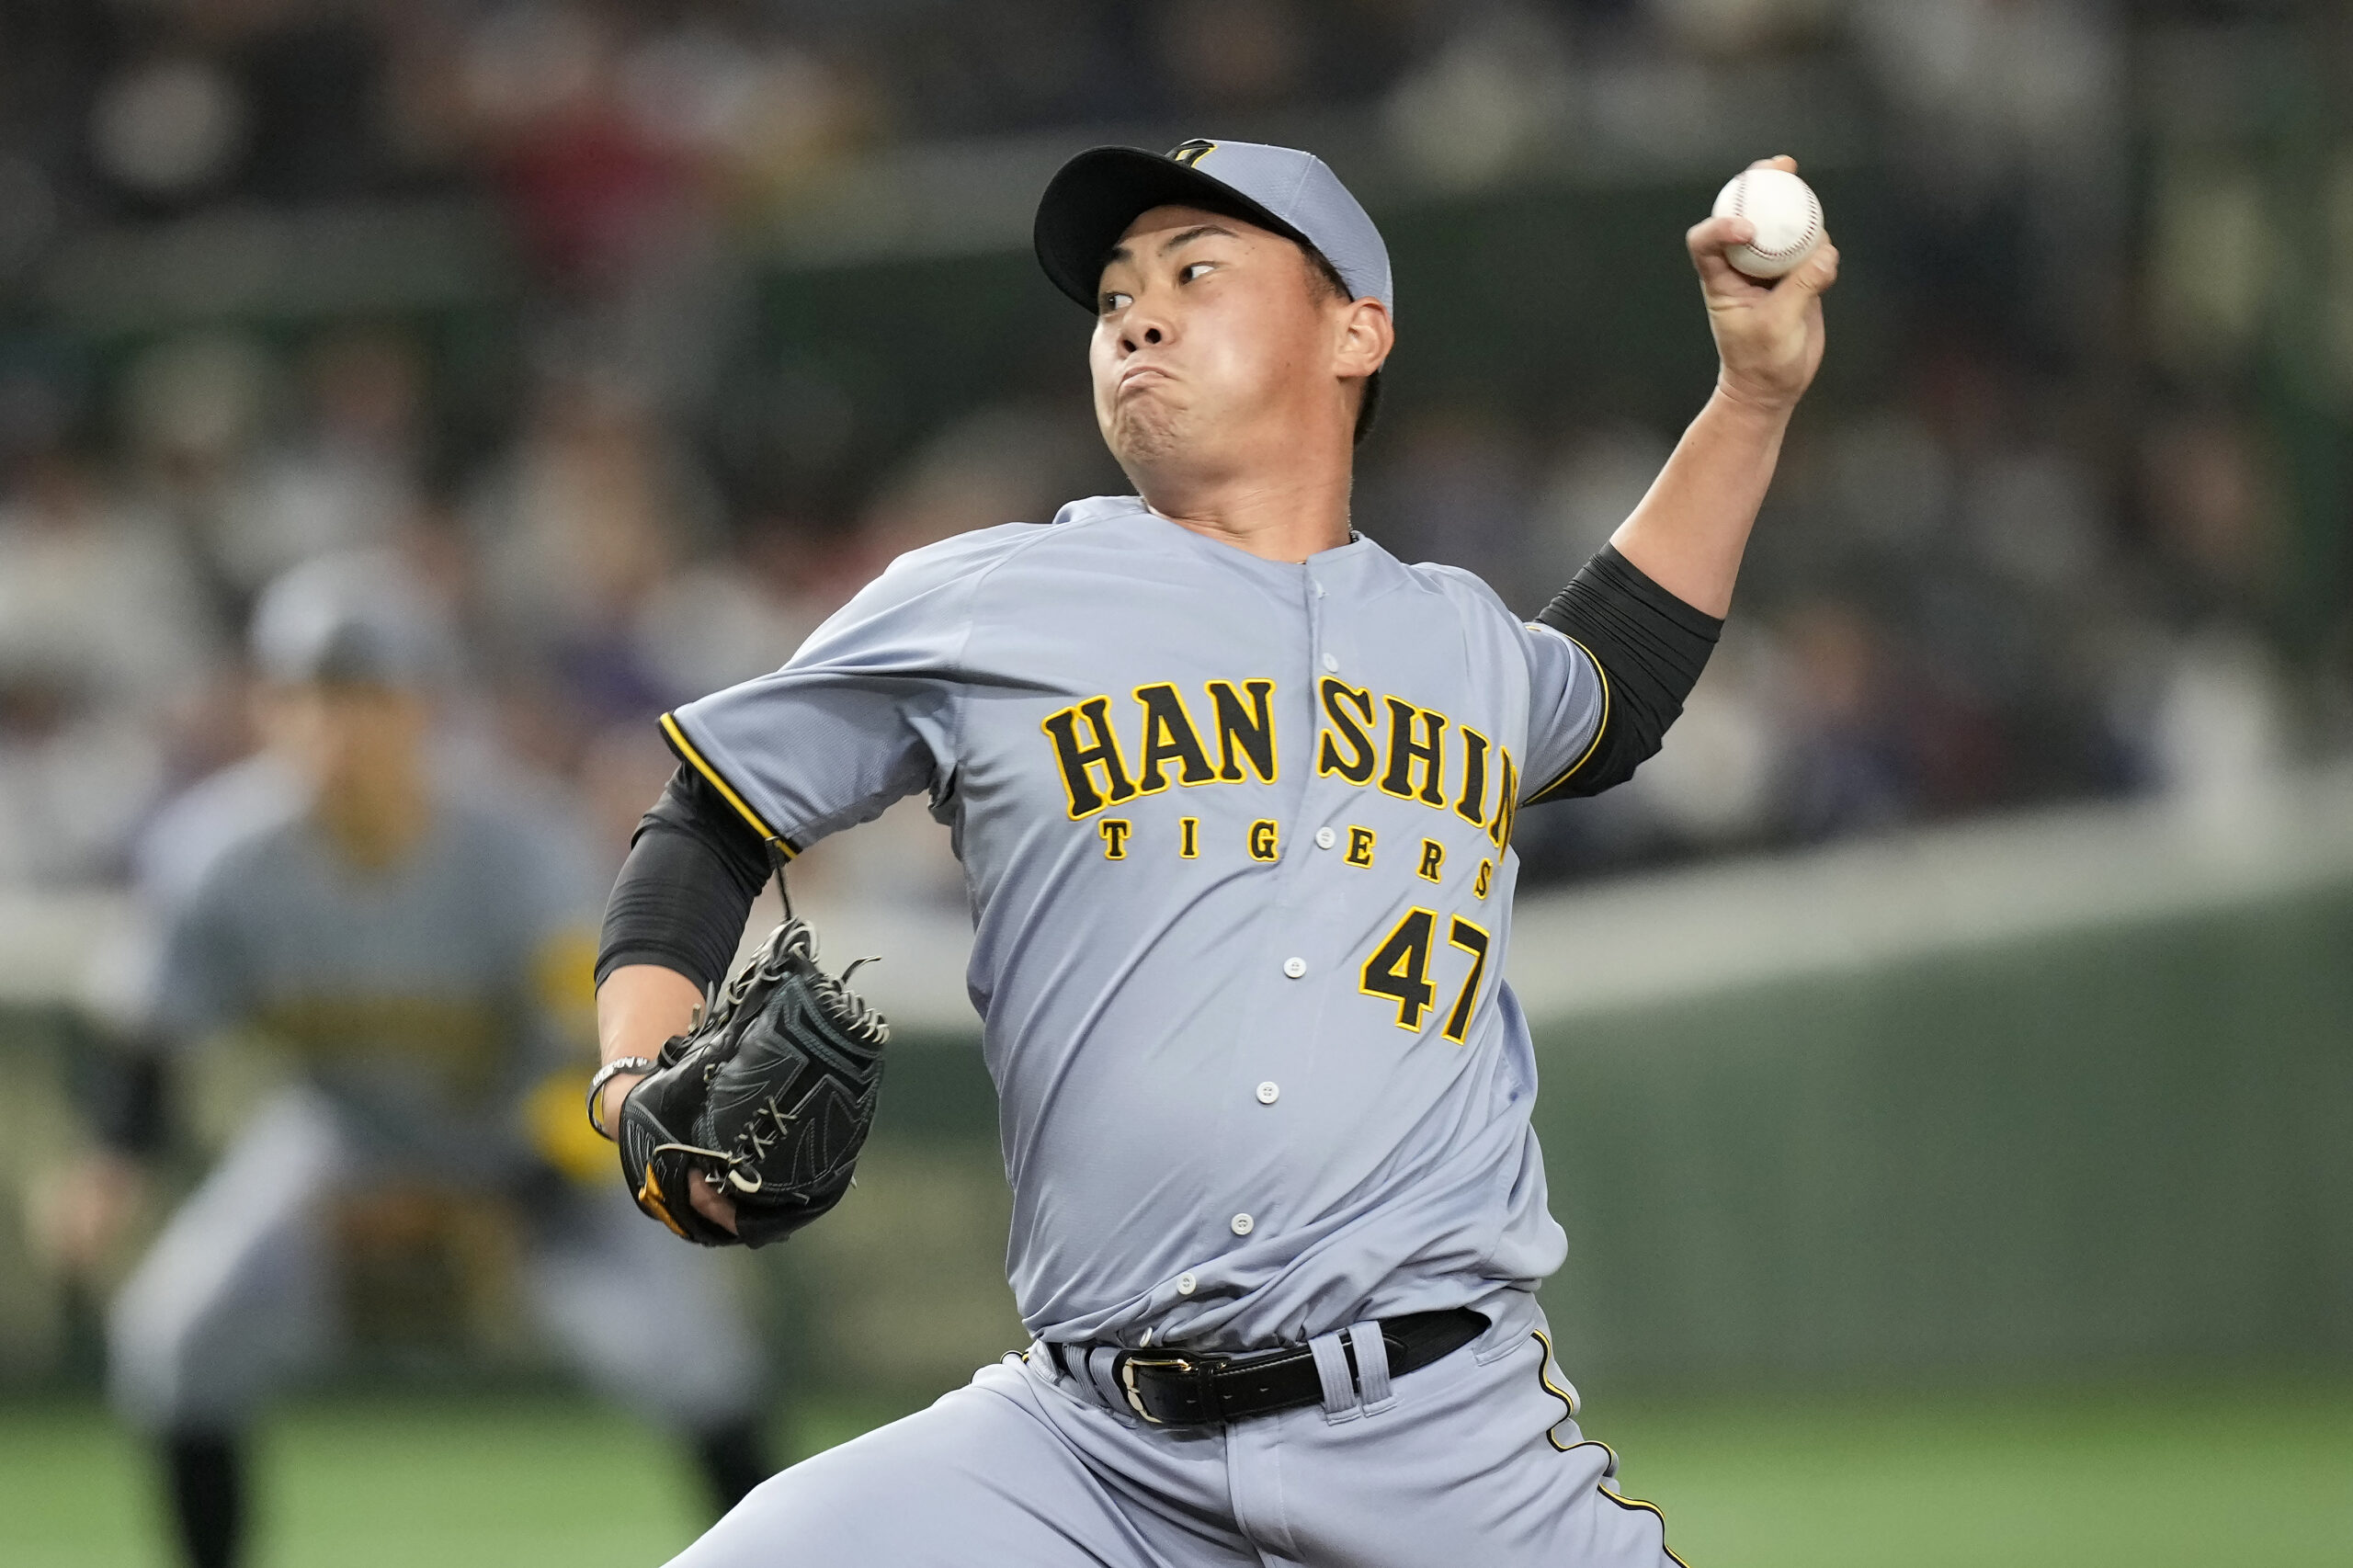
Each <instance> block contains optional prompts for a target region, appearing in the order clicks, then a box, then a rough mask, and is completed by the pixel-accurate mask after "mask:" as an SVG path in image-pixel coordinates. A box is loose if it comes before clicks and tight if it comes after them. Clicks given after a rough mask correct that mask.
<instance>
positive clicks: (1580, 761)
mask: <svg viewBox="0 0 2353 1568" xmlns="http://www.w3.org/2000/svg"><path fill="white" fill-rule="evenodd" d="M1546 630H1547V631H1559V630H1560V629H1559V628H1558V627H1548V628H1546ZM1561 635H1562V636H1563V637H1568V638H1569V643H1570V646H1572V647H1574V648H1575V649H1576V651H1577V652H1578V653H1583V654H1584V655H1585V658H1586V663H1587V664H1589V665H1592V666H1593V673H1594V674H1595V675H1597V676H1599V677H1600V678H1601V722H1599V723H1597V724H1596V725H1594V727H1593V739H1592V740H1591V741H1589V742H1587V743H1586V748H1585V755H1584V756H1580V757H1578V758H1577V759H1576V760H1575V761H1574V762H1573V763H1571V764H1569V767H1568V771H1567V772H1565V773H1563V774H1562V775H1561V776H1560V777H1559V778H1555V779H1553V780H1552V782H1551V783H1550V784H1547V785H1545V786H1544V788H1542V789H1541V790H1537V791H1536V793H1534V794H1533V795H1530V796H1529V797H1528V799H1526V800H1525V801H1521V802H1520V804H1521V805H1524V806H1540V805H1542V804H1543V803H1544V800H1545V797H1547V796H1548V795H1550V794H1552V791H1553V790H1557V789H1559V788H1560V787H1561V786H1562V785H1563V784H1566V783H1567V782H1568V781H1569V780H1570V779H1572V778H1575V777H1576V776H1577V769H1578V768H1580V767H1584V766H1585V765H1586V763H1588V762H1591V761H1592V760H1593V754H1594V753H1595V752H1597V751H1598V750H1600V749H1601V737H1602V736H1604V735H1606V734H1608V733H1609V672H1608V670H1605V669H1603V668H1602V667H1601V661H1600V660H1599V659H1597V658H1595V657H1594V656H1593V650H1592V649H1590V648H1588V647H1586V645H1585V644H1584V643H1582V642H1578V641H1577V640H1576V639H1575V638H1574V637H1569V634H1568V633H1567V632H1565V631H1562V632H1561Z"/></svg>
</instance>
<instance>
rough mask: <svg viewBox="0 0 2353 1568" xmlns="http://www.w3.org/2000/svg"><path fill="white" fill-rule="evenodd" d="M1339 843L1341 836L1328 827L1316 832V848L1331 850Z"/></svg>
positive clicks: (1320, 828)
mask: <svg viewBox="0 0 2353 1568" xmlns="http://www.w3.org/2000/svg"><path fill="white" fill-rule="evenodd" d="M1339 841H1340V835H1338V834H1336V833H1334V832H1333V831H1332V830H1331V829H1330V828H1328V827H1319V828H1317V829H1316V830H1315V847H1316V848H1318V849H1329V848H1331V847H1332V846H1334V845H1335V844H1337V843H1338V842H1339Z"/></svg>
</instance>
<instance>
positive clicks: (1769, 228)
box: [1715, 169, 1822, 280]
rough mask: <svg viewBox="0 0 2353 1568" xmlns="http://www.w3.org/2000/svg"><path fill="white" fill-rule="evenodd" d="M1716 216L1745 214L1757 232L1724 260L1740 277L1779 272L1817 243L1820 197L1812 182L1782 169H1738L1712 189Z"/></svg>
mask: <svg viewBox="0 0 2353 1568" xmlns="http://www.w3.org/2000/svg"><path fill="white" fill-rule="evenodd" d="M1715 216H1717V217H1719V218H1745V219H1747V220H1748V221H1749V222H1752V223H1754V224H1756V238H1755V239H1752V240H1750V241H1749V242H1748V243H1747V244H1744V245H1733V246H1731V247H1730V248H1728V249H1727V250H1726V251H1725V252H1724V259H1725V260H1726V261H1729V262H1731V263H1732V265H1733V270H1734V271H1736V272H1739V273H1741V274H1742V275H1743V276H1745V277H1748V278H1758V279H1760V280H1763V279H1770V278H1779V277H1780V276H1781V275H1782V274H1783V273H1785V272H1787V271H1789V270H1790V268H1791V267H1795V266H1797V264H1798V263H1800V262H1802V261H1803V260H1804V259H1805V258H1806V257H1807V256H1812V255H1813V249H1814V247H1815V246H1816V245H1818V244H1821V243H1822V199H1821V198H1820V197H1817V196H1816V195H1814V194H1813V187H1812V186H1810V185H1808V184H1806V183H1805V181H1803V180H1802V179H1800V178H1798V176H1795V175H1793V174H1790V173H1788V172H1787V171H1785V170H1782V169H1743V170H1742V171H1741V172H1740V173H1738V174H1736V175H1734V176H1732V183H1731V184H1730V185H1727V186H1725V187H1723V189H1722V190H1721V191H1719V192H1717V194H1716V206H1715Z"/></svg>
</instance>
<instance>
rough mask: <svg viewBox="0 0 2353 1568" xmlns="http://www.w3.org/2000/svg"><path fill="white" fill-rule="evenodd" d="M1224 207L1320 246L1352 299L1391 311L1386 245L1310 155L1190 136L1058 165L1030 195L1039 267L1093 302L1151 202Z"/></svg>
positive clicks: (1094, 151)
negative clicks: (1162, 149) (1106, 270)
mask: <svg viewBox="0 0 2353 1568" xmlns="http://www.w3.org/2000/svg"><path fill="white" fill-rule="evenodd" d="M1170 206H1183V207H1199V208H1203V209H1205V210H1209V211H1211V212H1225V213H1230V214H1232V215H1233V216H1234V217H1237V218H1240V219H1243V220H1244V221H1245V222H1251V223H1256V225H1257V226H1258V227H1260V228H1262V229H1267V230H1271V231H1272V232H1274V233H1278V234H1280V235H1282V236H1283V237H1284V238H1286V239H1289V240H1292V241H1295V242H1296V243H1298V244H1302V245H1306V246H1308V247H1310V248H1311V249H1313V250H1315V251H1317V252H1319V253H1320V254H1321V255H1322V256H1323V257H1324V260H1326V261H1328V262H1330V263H1331V264H1332V268H1333V270H1334V271H1336V272H1337V273H1338V274H1339V275H1340V281H1341V283H1342V284H1343V285H1345V286H1346V287H1347V290H1348V291H1349V292H1350V293H1351V294H1353V295H1354V296H1355V297H1356V298H1358V299H1364V298H1367V297H1368V296H1369V297H1370V298H1372V299H1376V300H1379V301H1381V303H1382V304H1383V305H1385V306H1387V307H1388V308H1389V309H1390V311H1391V312H1392V313H1394V312H1395V311H1396V308H1397V301H1396V296H1395V291H1394V289H1393V287H1392V281H1391V278H1390V272H1389V247H1388V246H1387V245H1386V244H1383V243H1382V242H1381V231H1380V230H1379V229H1377V228H1375V227H1374V226H1373V222H1372V219H1371V217H1370V214H1368V213H1367V212H1366V211H1365V210H1364V208H1363V206H1362V205H1361V204H1360V203H1359V202H1358V200H1357V199H1356V198H1355V197H1354V196H1351V195H1350V194H1349V193H1348V187H1346V186H1344V185H1342V184H1341V183H1340V176H1337V175H1336V174H1334V173H1333V172H1332V170H1331V166H1330V165H1327V164H1325V163H1324V160H1323V159H1321V158H1319V157H1317V156H1316V155H1315V154H1314V153H1302V152H1301V151H1299V150H1298V149H1297V148H1295V147H1270V146H1267V145H1266V144H1265V143H1263V142H1213V141H1211V140H1209V139H1207V138H1205V137H1197V138H1195V139H1194V140H1192V141H1190V142H1184V143H1183V144H1181V145H1179V146H1177V147H1175V148H1172V149H1170V150H1169V151H1168V152H1166V153H1147V152H1145V151H1143V150H1142V148H1140V147H1096V148H1091V149H1089V150H1088V151H1086V152H1084V153H1079V154H1078V155H1077V156H1076V157H1074V158H1073V159H1071V161H1070V162H1068V163H1066V164H1064V165H1063V166H1062V168H1061V169H1060V170H1059V171H1058V172H1057V173H1056V174H1055V176H1054V177H1053V178H1052V179H1051V180H1049V181H1047V182H1046V192H1045V194H1044V195H1043V196H1041V197H1040V198H1039V200H1038V221H1037V224H1036V227H1035V230H1034V235H1033V237H1034V239H1035V242H1036V244H1037V249H1038V264H1039V265H1040V267H1044V268H1045V269H1046V276H1047V277H1048V278H1051V279H1052V280H1053V285H1054V287H1055V288H1057V289H1060V290H1062V291H1063V293H1065V294H1067V295H1069V296H1070V297H1071V298H1072V299H1074V300H1075V301H1078V302H1079V303H1080V304H1082V305H1084V306H1086V308H1087V309H1088V310H1089V311H1092V310H1094V309H1095V308H1096V290H1097V285H1098V284H1099V283H1100V281H1101V279H1102V276H1103V263H1104V260H1105V258H1106V257H1108V256H1109V255H1110V254H1111V250H1112V247H1114V246H1115V245H1117V244H1119V243H1120V235H1121V234H1123V233H1127V229H1128V225H1129V224H1130V223H1132V222H1135V221H1136V218H1137V216H1138V214H1140V213H1143V212H1148V211H1150V210H1152V209H1154V208H1155V207H1170Z"/></svg>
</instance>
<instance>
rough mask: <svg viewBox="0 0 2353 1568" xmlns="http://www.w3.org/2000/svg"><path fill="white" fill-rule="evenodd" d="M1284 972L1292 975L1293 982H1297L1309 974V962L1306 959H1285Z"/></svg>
mask: <svg viewBox="0 0 2353 1568" xmlns="http://www.w3.org/2000/svg"><path fill="white" fill-rule="evenodd" d="M1283 972H1284V973H1285V974H1287V975H1290V977H1291V978H1292V979H1293V980H1297V979H1298V978H1299V977H1300V976H1301V975H1302V974H1305V973H1306V972H1307V960H1305V959H1285V960H1283Z"/></svg>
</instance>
